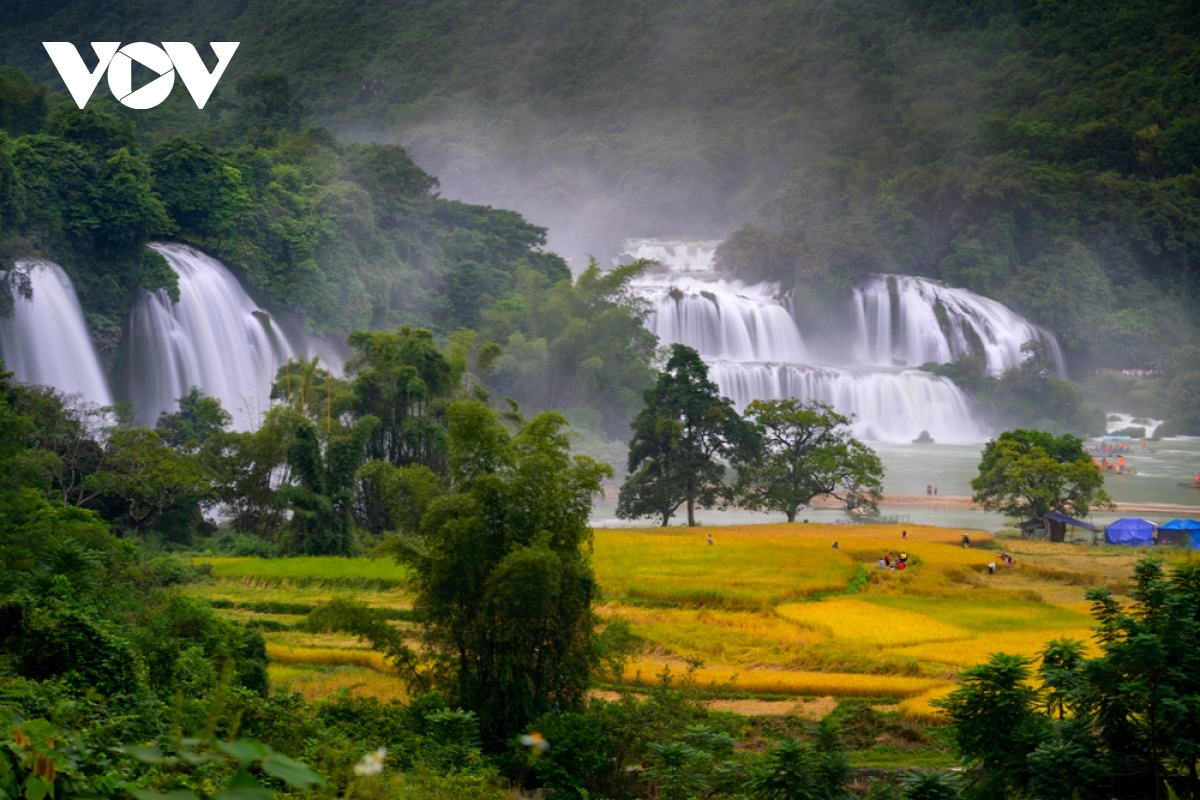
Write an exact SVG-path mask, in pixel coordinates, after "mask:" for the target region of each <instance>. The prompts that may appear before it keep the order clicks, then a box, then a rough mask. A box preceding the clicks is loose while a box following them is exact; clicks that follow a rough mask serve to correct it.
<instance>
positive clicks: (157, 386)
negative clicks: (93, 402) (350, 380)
mask: <svg viewBox="0 0 1200 800" xmlns="http://www.w3.org/2000/svg"><path fill="white" fill-rule="evenodd" d="M152 247H153V248H154V249H155V250H157V251H158V252H159V253H161V254H162V255H163V256H164V257H165V258H166V259H167V262H168V263H169V264H170V266H171V268H172V269H173V270H174V271H175V272H176V273H177V274H178V275H179V302H178V303H172V302H171V299H170V297H169V296H168V295H167V292H166V290H165V289H162V290H159V291H157V292H154V293H153V294H151V293H148V292H143V294H142V296H141V297H140V298H139V299H138V301H137V302H136V303H135V304H134V307H133V310H132V312H131V313H130V317H129V339H128V344H127V352H126V383H127V386H128V390H129V394H130V396H131V397H132V398H133V401H134V405H135V406H136V408H137V410H138V416H139V418H140V419H141V421H142V423H143V424H146V425H153V424H154V422H155V421H156V420H157V419H158V416H159V414H161V413H162V412H163V411H170V410H174V409H175V408H176V407H177V400H178V398H179V397H181V396H182V395H184V394H186V393H187V392H188V391H189V390H190V389H191V387H192V386H199V387H200V388H201V389H202V390H203V391H204V392H205V393H206V394H209V395H211V396H213V397H216V398H218V399H219V400H220V401H221V405H223V406H224V407H225V410H226V411H228V412H229V413H230V414H231V415H232V416H233V426H234V427H235V428H237V429H239V430H246V429H249V428H251V427H253V426H254V425H255V424H256V423H257V422H258V420H259V418H260V416H261V415H262V414H263V413H264V412H266V410H267V409H268V408H269V407H270V394H271V381H272V378H273V377H274V375H275V372H276V370H278V369H279V367H281V366H283V365H284V364H286V363H287V362H288V360H289V359H292V358H296V357H298V356H306V357H311V353H313V352H318V353H320V354H321V362H322V363H323V364H324V365H325V366H327V367H329V368H331V369H333V371H334V372H335V373H337V372H340V371H341V368H342V363H341V359H340V358H339V357H338V356H337V355H336V353H335V352H334V351H333V350H332V348H330V347H327V346H322V345H321V343H320V342H319V341H318V340H317V339H316V337H303V336H299V335H296V334H292V335H291V336H289V335H288V333H287V332H285V331H284V330H283V329H282V327H281V326H280V325H279V324H278V323H277V322H276V321H275V320H274V319H272V318H271V316H270V315H269V314H267V313H266V312H265V311H263V310H261V309H260V308H259V307H258V304H256V303H255V302H254V300H253V299H251V297H250V295H249V294H248V293H247V292H246V290H245V289H244V288H242V285H241V284H240V283H238V281H237V279H236V278H235V277H234V276H233V274H232V273H231V272H230V271H229V270H228V269H227V268H226V267H225V265H223V264H222V263H221V262H219V261H217V260H216V259H214V258H211V257H209V256H207V255H204V254H203V253H200V252H198V251H196V250H193V249H191V248H189V247H185V246H183V245H175V244H156V245H152ZM297 339H298V340H299V341H297Z"/></svg>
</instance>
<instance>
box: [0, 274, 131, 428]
mask: <svg viewBox="0 0 1200 800" xmlns="http://www.w3.org/2000/svg"><path fill="white" fill-rule="evenodd" d="M16 266H17V269H18V270H22V271H24V272H26V274H27V275H28V276H29V284H30V288H31V289H32V290H33V295H32V297H30V298H28V299H26V298H24V297H21V296H19V295H17V296H14V298H13V299H14V306H13V313H12V316H10V317H0V357H3V359H4V365H5V367H6V368H7V369H10V370H12V372H13V374H14V375H15V376H16V379H17V380H18V381H21V382H22V383H36V384H43V385H46V386H53V387H54V388H56V389H58V390H59V391H60V392H62V393H64V394H79V395H81V396H82V398H83V399H84V400H85V401H87V402H89V403H96V404H98V405H111V404H112V401H113V398H112V394H111V392H109V389H108V383H107V382H106V381H105V379H104V370H103V369H102V368H101V367H100V360H99V359H98V358H97V357H96V349H95V347H93V346H92V340H91V339H90V338H89V337H88V330H87V324H86V323H85V322H84V319H83V310H82V309H81V308H80V307H79V298H78V297H77V296H76V294H75V287H74V286H73V285H72V284H71V279H70V278H69V277H67V273H66V272H64V271H63V269H62V267H60V266H58V265H57V264H50V263H42V262H36V263H35V262H18V263H17V265H16ZM0 291H7V287H2V286H0Z"/></svg>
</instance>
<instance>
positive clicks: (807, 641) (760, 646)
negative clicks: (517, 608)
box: [604, 604, 920, 674]
mask: <svg viewBox="0 0 1200 800" xmlns="http://www.w3.org/2000/svg"><path fill="white" fill-rule="evenodd" d="M813 605H823V604H813ZM604 612H605V613H606V614H610V615H613V614H615V615H618V616H620V617H621V618H622V619H625V620H627V621H628V622H630V623H631V624H632V627H633V632H634V633H635V634H636V635H638V636H640V637H641V638H643V639H644V640H646V641H647V642H651V643H653V647H655V648H658V649H660V650H662V651H663V652H664V653H666V654H669V655H672V656H677V657H680V658H685V659H686V658H691V659H697V660H700V661H704V662H708V663H718V664H726V665H730V666H737V667H739V668H759V667H773V668H781V669H789V670H813V671H820V670H827V669H829V670H835V671H837V670H843V671H845V670H852V671H854V672H868V673H876V674H917V673H918V672H919V671H920V667H919V665H918V664H917V662H916V661H914V660H913V659H911V658H907V657H898V656H893V655H891V654H889V653H883V652H881V651H878V650H871V649H862V648H858V647H856V646H854V644H853V643H850V642H842V641H837V640H834V639H833V638H832V637H831V636H830V635H829V634H828V633H827V632H825V631H822V630H820V629H819V628H818V627H816V626H811V625H806V624H803V623H797V622H792V621H789V620H787V619H784V618H783V617H781V616H778V615H776V614H775V613H773V612H772V611H771V610H769V609H768V610H766V611H761V612H758V611H724V610H720V609H661V608H653V609H647V608H638V607H623V606H619V605H615V604H609V605H608V606H606V607H605V609H604Z"/></svg>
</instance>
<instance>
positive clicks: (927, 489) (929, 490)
mask: <svg viewBox="0 0 1200 800" xmlns="http://www.w3.org/2000/svg"><path fill="white" fill-rule="evenodd" d="M925 494H928V495H932V494H933V484H932V483H927V484H925Z"/></svg>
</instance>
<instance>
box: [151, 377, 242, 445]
mask: <svg viewBox="0 0 1200 800" xmlns="http://www.w3.org/2000/svg"><path fill="white" fill-rule="evenodd" d="M232 421H233V417H231V416H230V415H229V412H228V411H226V410H225V409H224V408H222V407H221V401H220V400H218V399H217V398H215V397H209V396H208V395H206V394H205V393H204V392H202V391H200V389H199V387H196V386H193V387H192V388H191V391H189V392H188V393H187V394H185V395H184V396H183V397H180V398H179V410H178V411H173V412H168V411H164V412H162V413H161V414H159V416H158V424H157V425H156V426H155V429H156V430H157V431H158V435H159V436H161V437H162V439H163V441H164V442H165V443H166V444H167V445H168V446H169V447H172V448H174V449H176V450H178V451H180V452H184V453H190V452H195V451H196V450H198V449H200V448H201V447H202V446H203V445H204V444H205V443H206V442H208V441H209V440H210V439H212V438H213V437H214V436H216V435H217V434H220V433H222V432H224V430H225V428H226V427H227V426H228V425H229V423H230V422H232Z"/></svg>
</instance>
